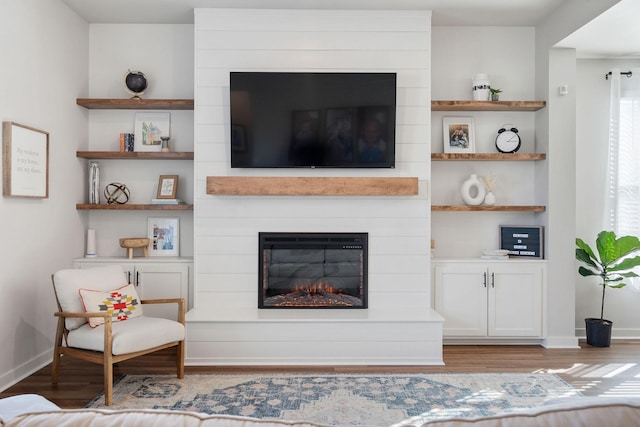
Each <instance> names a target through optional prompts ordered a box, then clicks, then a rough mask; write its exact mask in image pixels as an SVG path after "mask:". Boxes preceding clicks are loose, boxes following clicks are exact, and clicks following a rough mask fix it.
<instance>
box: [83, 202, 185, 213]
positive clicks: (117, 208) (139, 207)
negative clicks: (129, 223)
mask: <svg viewBox="0 0 640 427" xmlns="http://www.w3.org/2000/svg"><path fill="white" fill-rule="evenodd" d="M76 209H78V210H112V211H191V210H193V205H188V204H182V205H151V204H149V205H137V204H124V205H118V204H113V205H108V204H100V205H95V204H90V203H78V204H76Z"/></svg>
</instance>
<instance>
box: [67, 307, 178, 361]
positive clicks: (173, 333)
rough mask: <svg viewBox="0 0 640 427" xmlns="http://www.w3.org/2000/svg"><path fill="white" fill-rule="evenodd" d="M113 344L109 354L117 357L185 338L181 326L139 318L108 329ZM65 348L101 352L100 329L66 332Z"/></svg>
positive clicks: (159, 319)
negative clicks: (66, 346) (66, 344)
mask: <svg viewBox="0 0 640 427" xmlns="http://www.w3.org/2000/svg"><path fill="white" fill-rule="evenodd" d="M111 326H112V335H113V343H112V349H111V353H112V354H113V355H121V354H127V353H133V352H136V351H142V350H147V349H149V348H153V347H156V346H159V345H163V344H167V343H170V342H173V341H182V340H183V339H184V337H185V328H184V325H183V324H182V323H180V322H176V321H175V320H169V319H161V318H158V317H148V316H140V317H136V318H134V319H129V320H127V321H126V322H115V323H113V324H112V325H111ZM67 343H68V346H69V347H75V348H82V349H85V350H94V351H104V326H102V325H101V326H99V327H97V328H92V327H91V326H89V324H84V325H82V326H81V327H79V328H77V329H74V330H72V331H70V332H69V336H68V338H67Z"/></svg>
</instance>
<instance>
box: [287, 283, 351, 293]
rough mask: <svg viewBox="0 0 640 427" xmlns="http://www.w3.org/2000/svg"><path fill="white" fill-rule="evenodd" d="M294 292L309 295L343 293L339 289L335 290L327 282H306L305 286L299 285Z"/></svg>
mask: <svg viewBox="0 0 640 427" xmlns="http://www.w3.org/2000/svg"><path fill="white" fill-rule="evenodd" d="M293 292H296V293H298V292H299V293H308V294H311V295H317V294H322V293H327V294H340V293H342V292H341V291H340V290H339V289H335V288H334V287H333V286H331V283H329V282H326V281H325V282H323V281H319V282H313V283H311V282H306V283H304V284H299V285H296V286H295V288H294V289H293Z"/></svg>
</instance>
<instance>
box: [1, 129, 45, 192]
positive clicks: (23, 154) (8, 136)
mask: <svg viewBox="0 0 640 427" xmlns="http://www.w3.org/2000/svg"><path fill="white" fill-rule="evenodd" d="M2 194H3V195H4V196H7V197H31V198H40V199H46V198H48V197H49V132H45V131H43V130H38V129H35V128H32V127H29V126H25V125H20V124H18V123H15V122H3V123H2Z"/></svg>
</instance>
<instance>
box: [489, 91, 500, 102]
mask: <svg viewBox="0 0 640 427" xmlns="http://www.w3.org/2000/svg"><path fill="white" fill-rule="evenodd" d="M489 90H490V91H491V100H492V101H499V100H500V95H498V94H499V93H500V92H502V91H501V90H500V89H494V88H490V89H489Z"/></svg>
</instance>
